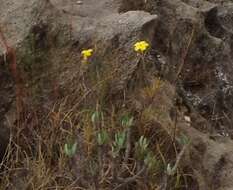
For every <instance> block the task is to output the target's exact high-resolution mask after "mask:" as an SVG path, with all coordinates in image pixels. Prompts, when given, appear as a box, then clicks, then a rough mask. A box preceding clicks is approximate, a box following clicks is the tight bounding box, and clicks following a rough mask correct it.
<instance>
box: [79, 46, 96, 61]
mask: <svg viewBox="0 0 233 190" xmlns="http://www.w3.org/2000/svg"><path fill="white" fill-rule="evenodd" d="M81 54H82V57H83V59H84V60H85V61H86V60H87V59H88V58H89V57H91V56H92V54H93V49H85V50H83V51H82V52H81Z"/></svg>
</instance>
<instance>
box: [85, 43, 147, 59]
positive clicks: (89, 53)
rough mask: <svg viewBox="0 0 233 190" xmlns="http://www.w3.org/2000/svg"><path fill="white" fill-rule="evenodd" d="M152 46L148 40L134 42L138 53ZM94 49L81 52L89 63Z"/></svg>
mask: <svg viewBox="0 0 233 190" xmlns="http://www.w3.org/2000/svg"><path fill="white" fill-rule="evenodd" d="M149 47H150V44H149V43H148V42H146V41H138V42H136V43H135V44H134V51H136V52H138V53H144V52H145V51H146V50H147V49H148V48H149ZM93 52H94V50H93V49H85V50H83V51H82V52H81V55H82V58H83V60H84V61H85V62H86V63H87V60H88V58H90V57H91V56H92V54H93Z"/></svg>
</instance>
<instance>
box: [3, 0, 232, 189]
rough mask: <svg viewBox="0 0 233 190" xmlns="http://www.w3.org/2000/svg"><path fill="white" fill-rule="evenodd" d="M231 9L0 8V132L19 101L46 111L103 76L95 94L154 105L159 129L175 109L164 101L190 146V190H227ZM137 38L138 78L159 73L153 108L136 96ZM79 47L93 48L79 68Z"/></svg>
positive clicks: (198, 5) (21, 1) (156, 4)
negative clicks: (142, 49)
mask: <svg viewBox="0 0 233 190" xmlns="http://www.w3.org/2000/svg"><path fill="white" fill-rule="evenodd" d="M232 10H233V4H232V2H231V1H205V0H198V1H196V0H158V1H150V0H146V1H144V0H133V1H118V0H102V1H101V2H98V3H96V0H85V1H83V2H82V1H64V0H41V1H35V0H27V1H26V0H18V1H17V2H16V1H14V0H7V1H4V2H2V5H1V7H0V41H1V46H0V69H1V70H0V80H1V82H0V98H1V102H0V131H1V129H3V131H6V130H5V129H7V128H6V126H7V125H8V127H12V126H11V125H14V123H15V122H16V123H17V121H16V120H17V119H19V118H17V117H14V116H12V113H13V115H17V114H20V113H16V111H15V110H17V112H23V111H24V110H23V109H16V108H17V100H18V101H19V99H20V102H21V104H20V105H21V108H22V107H23V106H22V105H27V106H28V107H30V109H33V108H34V107H38V106H40V107H41V109H49V107H50V106H51V105H53V104H54V102H55V101H56V100H57V99H59V98H64V97H69V98H67V99H69V103H70V104H72V103H73V102H74V101H75V99H76V96H80V92H81V91H82V92H83V91H85V90H87V92H89V91H88V88H89V86H90V84H95V83H96V81H102V80H103V79H106V78H107V79H108V80H104V82H102V83H101V88H102V90H101V93H99V94H98V96H99V98H102V100H103V101H106V102H107V101H108V100H111V101H115V99H117V98H116V97H118V96H119V95H120V96H121V94H122V92H124V91H125V90H128V91H129V92H128V93H132V94H131V95H132V99H131V101H132V102H133V103H132V106H133V109H134V110H138V109H139V110H140V109H143V108H145V107H150V108H151V109H152V110H153V108H154V107H156V106H157V107H159V106H158V104H161V110H163V111H164V112H165V115H166V117H165V118H166V121H164V120H161V121H158V119H156V120H157V123H160V125H161V126H166V127H165V128H166V130H167V131H168V132H169V131H170V129H171V127H172V126H173V125H174V122H175V121H174V118H173V117H172V114H171V113H170V112H172V109H178V110H179V109H180V108H179V106H178V105H177V104H178V103H177V102H176V103H175V102H174V101H173V100H174V98H176V99H177V101H178V100H180V101H181V104H182V106H183V107H185V109H184V110H185V111H184V110H183V108H182V109H181V110H179V114H180V115H179V117H180V122H179V126H180V128H179V130H181V132H184V133H185V134H186V135H187V136H189V137H190V139H191V140H192V141H193V144H192V145H191V148H190V154H189V155H188V157H189V159H188V160H187V163H196V162H197V164H193V166H192V170H193V171H194V174H195V175H196V178H197V180H198V184H199V189H203V190H207V189H208V188H209V189H215V190H220V189H221V190H223V189H230V188H232V184H231V183H230V182H229V181H230V179H231V178H232V174H231V168H232V160H233V158H232V150H231V149H232V148H231V144H232V140H231V138H232V136H233V134H232V125H233V120H232V118H233V111H232V106H233V96H232V86H233V78H232V73H233V65H232V64H233V61H232V60H233V59H232V58H233V26H232V23H233V11H232ZM141 39H144V40H147V41H149V42H151V45H152V51H151V52H150V54H149V55H148V59H149V61H148V62H149V64H147V65H146V67H147V69H148V70H149V72H147V76H146V78H147V79H146V80H148V81H153V79H154V78H155V76H156V77H158V76H159V77H161V78H162V79H163V80H164V81H166V84H169V85H167V86H166V87H167V88H166V89H165V90H164V93H162V94H163V95H161V97H166V99H168V100H169V101H168V102H169V104H164V105H162V102H163V101H162V100H163V98H161V99H160V100H161V101H160V102H159V101H157V102H156V103H154V104H152V103H151V102H150V103H151V105H142V104H141V103H140V100H137V97H136V96H137V93H138V92H139V91H140V87H141V86H140V84H139V82H138V80H136V79H137V78H135V73H136V74H137V73H138V72H139V70H138V68H139V61H138V57H137V56H136V55H135V52H133V49H132V46H133V44H134V43H135V42H136V41H138V40H141ZM86 48H93V49H94V52H95V55H94V56H93V58H92V60H91V62H92V64H91V66H90V67H89V68H87V67H85V66H83V64H82V63H81V61H80V60H81V58H80V51H81V50H82V49H86ZM13 50H15V51H13ZM14 52H15V53H14ZM12 56H13V57H14V56H16V58H17V59H16V60H17V62H14V59H13V58H12ZM16 63H17V65H16ZM146 63H147V60H146ZM15 66H17V67H15ZM12 68H13V69H12ZM97 68H98V71H99V73H97V72H96V70H97ZM84 78H85V82H83V80H84ZM140 80H141V79H140ZM19 86H20V89H21V91H23V92H21V93H19V91H17V89H19V88H18V87H19ZM129 86H130V87H132V86H133V89H129ZM175 90H177V91H176V92H177V94H178V95H175V92H174V91H175ZM124 93H125V92H124ZM71 94H72V96H71ZM135 94H136V95H135ZM95 98H96V97H90V100H89V103H93V104H94V103H95V101H96V100H95ZM135 100H137V101H136V103H135ZM179 103H180V102H179ZM73 104H74V103H73ZM162 107H166V109H162ZM184 115H189V116H190V118H191V124H190V126H188V125H187V124H184V123H183V120H182V119H183V116H184ZM152 120H155V119H154V118H152ZM167 123H169V124H167ZM188 128H190V129H188ZM1 134H8V132H7V133H5V132H1ZM4 136H5V135H4ZM219 136H220V137H219ZM216 137H219V138H216ZM0 139H2V138H0ZM1 141H2V140H1ZM6 142H7V138H6V140H3V141H2V142H0V144H1V145H2V146H4V147H5V146H6V144H7V143H6ZM200 147H203V148H200ZM0 148H1V147H0ZM1 150H2V148H1ZM200 155H204V156H203V157H200ZM195 156H196V157H195ZM216 171H217V172H216ZM216 179H217V180H216ZM213 181H215V182H216V183H215V184H212V182H213Z"/></svg>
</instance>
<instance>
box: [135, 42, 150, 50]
mask: <svg viewBox="0 0 233 190" xmlns="http://www.w3.org/2000/svg"><path fill="white" fill-rule="evenodd" d="M149 47H150V45H149V43H148V42H146V41H139V42H136V43H135V44H134V51H136V52H140V53H143V52H145V51H146V50H147V49H148V48H149Z"/></svg>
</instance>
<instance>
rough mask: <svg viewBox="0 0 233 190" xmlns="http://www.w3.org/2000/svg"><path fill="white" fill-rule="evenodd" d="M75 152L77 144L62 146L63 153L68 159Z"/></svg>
mask: <svg viewBox="0 0 233 190" xmlns="http://www.w3.org/2000/svg"><path fill="white" fill-rule="evenodd" d="M76 150H77V143H74V144H72V145H70V144H65V146H64V152H65V154H66V155H67V156H69V157H73V156H74V155H75V153H76Z"/></svg>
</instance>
